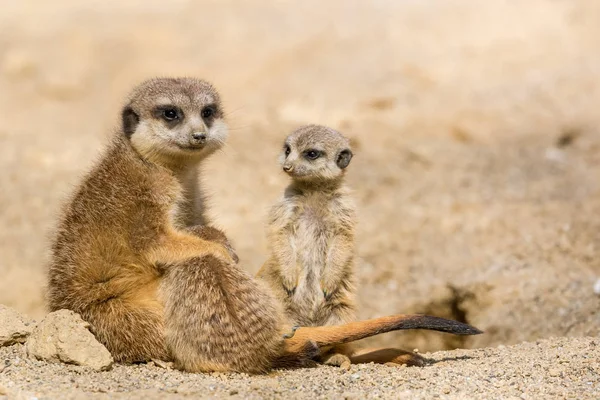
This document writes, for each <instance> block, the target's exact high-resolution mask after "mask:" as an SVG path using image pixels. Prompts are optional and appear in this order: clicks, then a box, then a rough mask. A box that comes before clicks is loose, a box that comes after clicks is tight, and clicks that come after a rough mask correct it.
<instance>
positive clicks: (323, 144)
mask: <svg viewBox="0 0 600 400" xmlns="http://www.w3.org/2000/svg"><path fill="white" fill-rule="evenodd" d="M351 159H352V151H351V150H350V141H349V140H348V139H346V138H345V137H344V136H342V134H340V133H339V132H337V131H335V130H333V129H331V128H328V127H326V126H321V125H306V126H303V127H300V128H298V129H296V130H295V131H294V132H292V133H291V134H290V135H289V136H288V137H287V138H286V140H285V144H284V145H283V153H282V154H281V158H280V161H281V166H282V167H283V170H284V171H285V172H286V173H287V174H288V175H290V176H291V177H292V179H294V180H297V181H305V182H309V181H314V182H319V181H320V182H323V181H331V180H337V179H339V178H341V177H342V176H343V175H344V172H345V170H346V167H347V166H348V164H350V160H351Z"/></svg>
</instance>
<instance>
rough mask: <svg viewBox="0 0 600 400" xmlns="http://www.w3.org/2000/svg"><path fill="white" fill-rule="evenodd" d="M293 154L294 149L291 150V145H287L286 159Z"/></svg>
mask: <svg viewBox="0 0 600 400" xmlns="http://www.w3.org/2000/svg"><path fill="white" fill-rule="evenodd" d="M291 152H292V149H291V148H290V146H289V145H287V144H286V145H285V156H286V157H287V156H289V155H290V153H291Z"/></svg>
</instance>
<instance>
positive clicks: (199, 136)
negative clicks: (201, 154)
mask: <svg viewBox="0 0 600 400" xmlns="http://www.w3.org/2000/svg"><path fill="white" fill-rule="evenodd" d="M192 139H193V140H194V141H196V142H198V143H203V142H204V141H206V133H203V132H194V133H192Z"/></svg>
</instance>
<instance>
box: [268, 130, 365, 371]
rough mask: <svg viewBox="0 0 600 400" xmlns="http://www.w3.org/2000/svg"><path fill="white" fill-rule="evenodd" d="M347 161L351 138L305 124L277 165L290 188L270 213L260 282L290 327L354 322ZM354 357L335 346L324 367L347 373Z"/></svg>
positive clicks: (352, 212) (352, 223) (292, 136)
mask: <svg viewBox="0 0 600 400" xmlns="http://www.w3.org/2000/svg"><path fill="white" fill-rule="evenodd" d="M351 159H352V150H351V149H350V142H349V141H348V139H346V138H345V137H344V136H342V135H341V134H340V133H339V132H337V131H335V130H333V129H331V128H328V127H325V126H319V125H307V126H303V127H301V128H298V129H296V130H295V131H294V132H292V133H291V134H290V135H289V136H288V137H287V138H286V139H285V143H284V146H283V151H282V154H281V157H280V163H281V166H282V168H283V171H284V172H286V173H287V174H288V175H289V176H290V177H291V179H292V182H291V184H290V185H289V186H288V187H287V188H286V189H285V193H284V196H283V199H282V200H281V201H280V202H278V203H277V204H275V205H274V206H273V207H272V209H271V212H270V214H269V223H268V229H267V232H268V234H267V237H268V243H269V247H270V253H271V254H270V256H269V258H268V260H267V262H266V263H265V264H264V265H263V267H262V268H261V269H260V271H259V272H258V277H260V278H262V279H263V280H265V281H266V282H267V283H268V284H269V286H270V288H271V289H272V290H273V293H274V294H275V295H276V297H277V298H278V299H279V300H280V301H281V303H282V304H283V305H284V308H285V313H286V316H287V318H288V320H289V322H290V323H291V324H292V325H300V326H320V325H340V324H343V323H347V322H350V321H353V320H354V319H355V318H356V306H355V304H354V291H355V285H354V231H355V222H356V215H355V214H356V213H355V207H354V202H353V200H352V198H351V196H350V193H349V190H348V188H347V186H346V185H345V183H344V179H343V178H344V175H345V172H346V168H347V167H348V165H349V164H350V160H351ZM351 351H352V350H351V348H350V346H349V345H343V346H338V347H336V348H334V349H332V350H331V351H330V352H328V353H327V354H323V356H322V361H323V362H324V363H326V364H331V365H338V366H344V367H348V366H349V365H350V358H349V357H348V356H349V355H350V354H351Z"/></svg>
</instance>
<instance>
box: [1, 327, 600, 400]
mask: <svg viewBox="0 0 600 400" xmlns="http://www.w3.org/2000/svg"><path fill="white" fill-rule="evenodd" d="M426 356H427V357H428V358H429V359H430V365H428V366H426V367H423V368H416V367H401V368H397V367H386V366H377V365H372V364H363V365H353V366H352V367H351V368H350V370H349V371H344V370H341V369H339V368H335V367H319V368H314V369H303V370H297V371H285V372H279V371H277V372H274V373H272V374H270V375H269V376H261V377H250V376H248V375H243V374H222V373H214V374H186V373H181V372H179V371H174V370H166V369H163V368H159V367H157V366H156V365H153V364H151V365H147V364H144V365H138V366H127V367H126V366H121V365H117V366H115V367H114V368H113V369H112V370H111V371H107V372H92V371H90V370H86V369H84V368H83V367H74V366H64V365H57V364H50V365H49V364H45V363H43V362H40V361H34V360H31V359H27V358H25V357H24V354H23V347H22V346H21V345H16V346H13V347H10V348H4V349H0V360H1V359H6V360H7V361H8V362H5V363H6V364H8V366H7V367H5V369H4V372H3V373H2V374H0V385H1V386H0V393H2V391H4V392H5V393H7V394H9V396H10V397H15V398H18V396H21V398H23V399H31V398H34V397H37V398H60V399H88V398H89V399H104V398H111V399H114V398H123V399H168V398H180V397H193V398H223V397H225V398H232V399H259V398H276V399H278V398H281V399H332V398H339V399H357V400H358V399H365V398H371V399H375V398H385V399H429V398H440V399H500V398H505V399H519V398H521V399H549V398H573V399H597V398H598V396H599V395H600V386H599V385H598V376H599V374H600V366H599V365H598V358H599V357H600V343H599V342H598V340H597V339H592V338H573V339H567V338H561V339H552V340H540V341H537V342H535V343H524V344H520V345H514V346H508V347H505V346H500V347H498V348H486V349H477V350H454V351H442V352H437V353H434V354H426ZM0 365H1V364H0Z"/></svg>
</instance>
